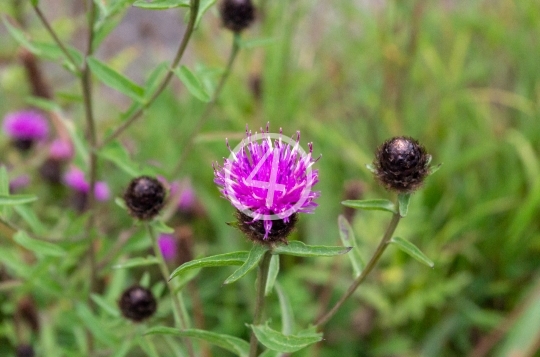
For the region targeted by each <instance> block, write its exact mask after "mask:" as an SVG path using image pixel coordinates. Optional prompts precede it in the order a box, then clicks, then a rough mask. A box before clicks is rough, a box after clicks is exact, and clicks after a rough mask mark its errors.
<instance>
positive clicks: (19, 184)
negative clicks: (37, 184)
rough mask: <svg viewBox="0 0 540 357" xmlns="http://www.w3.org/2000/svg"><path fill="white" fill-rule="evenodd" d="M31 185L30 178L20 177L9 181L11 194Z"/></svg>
mask: <svg viewBox="0 0 540 357" xmlns="http://www.w3.org/2000/svg"><path fill="white" fill-rule="evenodd" d="M29 184H30V176H28V175H20V176H17V177H15V178H14V179H12V180H11V181H9V192H10V193H13V192H17V191H19V190H21V189H23V188H25V187H26V186H28V185H29Z"/></svg>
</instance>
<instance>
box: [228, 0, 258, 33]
mask: <svg viewBox="0 0 540 357" xmlns="http://www.w3.org/2000/svg"><path fill="white" fill-rule="evenodd" d="M220 13H221V21H222V22H223V26H225V27H226V28H228V29H229V30H231V31H233V32H240V31H242V30H244V29H246V28H247V27H249V25H251V23H252V22H253V20H255V7H254V6H253V3H252V2H251V0H223V1H222V2H221V7H220Z"/></svg>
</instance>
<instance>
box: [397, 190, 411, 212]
mask: <svg viewBox="0 0 540 357" xmlns="http://www.w3.org/2000/svg"><path fill="white" fill-rule="evenodd" d="M410 200H411V194H410V193H400V194H399V195H398V205H399V215H400V216H401V217H405V216H406V215H407V212H409V201H410Z"/></svg>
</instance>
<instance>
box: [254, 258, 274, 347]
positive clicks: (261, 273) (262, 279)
mask: <svg viewBox="0 0 540 357" xmlns="http://www.w3.org/2000/svg"><path fill="white" fill-rule="evenodd" d="M271 258H272V254H271V253H270V251H267V252H265V253H264V256H263V258H262V259H261V262H260V263H259V269H258V270H257V292H256V294H257V297H256V299H257V300H256V302H255V314H254V316H253V326H256V325H260V324H261V322H262V318H263V313H264V305H265V298H264V291H265V289H266V281H267V280H268V270H269V268H270V259H271ZM258 344H259V342H258V341H257V336H255V332H253V331H251V337H250V339H249V357H257V347H258Z"/></svg>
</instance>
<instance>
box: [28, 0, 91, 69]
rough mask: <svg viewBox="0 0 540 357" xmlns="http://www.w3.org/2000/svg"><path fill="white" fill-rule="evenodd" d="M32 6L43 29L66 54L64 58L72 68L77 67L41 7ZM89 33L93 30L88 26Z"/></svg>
mask: <svg viewBox="0 0 540 357" xmlns="http://www.w3.org/2000/svg"><path fill="white" fill-rule="evenodd" d="M32 7H33V8H34V11H35V12H36V15H37V16H38V17H39V19H40V20H41V23H42V24H43V26H45V29H46V30H47V32H48V33H49V35H51V37H52V38H53V40H54V42H55V43H56V44H57V45H58V47H59V48H60V50H61V51H62V52H63V53H64V55H65V56H66V58H67V59H68V60H69V62H71V64H72V65H73V67H74V68H76V69H78V70H80V69H79V65H78V64H77V61H75V59H74V58H73V56H72V55H71V54H70V53H69V51H68V49H67V48H66V46H65V45H64V43H63V42H62V40H60V38H59V37H58V35H57V34H56V32H55V31H54V29H53V28H52V26H51V24H50V23H49V21H47V18H46V17H45V15H44V14H43V12H41V9H40V8H39V7H38V6H37V5H32ZM89 31H90V33H91V34H93V32H94V31H92V29H91V28H90V29H89ZM90 36H93V35H90Z"/></svg>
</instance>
